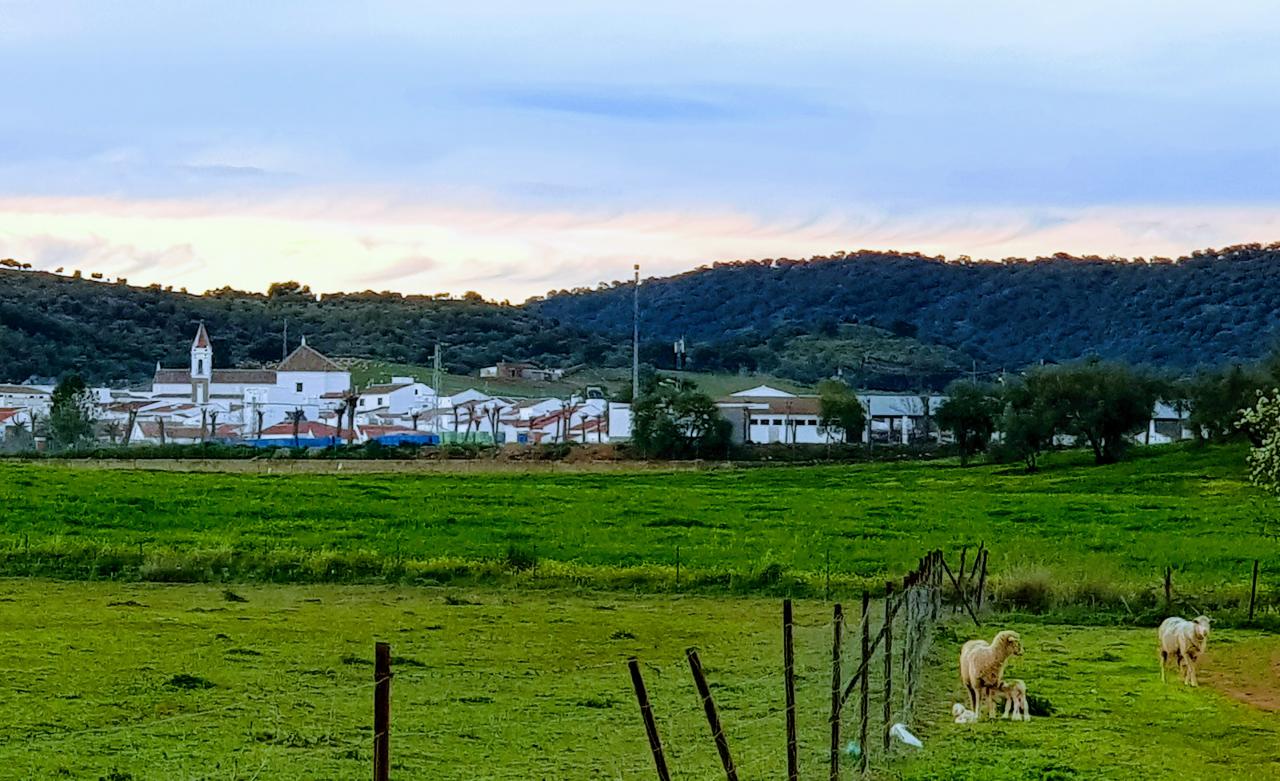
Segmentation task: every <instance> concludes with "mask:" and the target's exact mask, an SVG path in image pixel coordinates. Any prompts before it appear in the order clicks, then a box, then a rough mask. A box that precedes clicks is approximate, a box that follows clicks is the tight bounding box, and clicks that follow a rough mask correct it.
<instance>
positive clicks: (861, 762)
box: [858, 590, 871, 773]
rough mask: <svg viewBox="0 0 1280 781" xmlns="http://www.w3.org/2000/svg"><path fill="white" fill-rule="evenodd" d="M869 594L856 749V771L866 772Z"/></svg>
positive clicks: (864, 594) (864, 610) (864, 616)
mask: <svg viewBox="0 0 1280 781" xmlns="http://www.w3.org/2000/svg"><path fill="white" fill-rule="evenodd" d="M870 673H871V592H869V591H865V590H864V591H863V592H862V682H861V684H860V687H861V688H860V692H859V694H860V696H861V699H862V706H861V707H860V708H859V709H858V722H859V723H858V747H859V748H860V749H862V755H861V756H860V757H859V758H858V770H859V771H860V772H862V773H866V772H867V753H868V752H869V751H870V750H871V747H870V746H868V745H867V721H868V720H869V719H870V717H871V714H870V712H869V697H870V694H871V674H870Z"/></svg>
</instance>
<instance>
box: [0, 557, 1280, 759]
mask: <svg viewBox="0 0 1280 781" xmlns="http://www.w3.org/2000/svg"><path fill="white" fill-rule="evenodd" d="M227 592H228V589H226V588H225V587H223V586H220V585H209V584H197V585H167V584H145V583H68V582H54V581H45V580H39V579H10V580H4V581H0V616H2V617H3V622H4V630H5V643H4V644H3V645H2V646H0V667H2V668H3V669H4V671H5V673H6V674H5V675H4V676H3V677H2V678H0V700H3V702H4V703H5V716H6V718H5V719H4V723H3V724H0V767H3V768H5V771H4V773H5V774H6V775H7V776H8V777H21V778H88V779H103V778H106V779H112V781H141V780H142V779H165V780H166V781H195V780H196V779H225V780H238V781H247V780H248V779H257V780H258V781H269V780H272V779H279V780H281V781H284V780H285V779H287V780H288V781H301V780H305V779H337V778H362V777H366V776H367V775H368V769H369V766H370V763H371V756H370V748H371V738H370V734H371V730H370V715H371V710H372V709H371V699H372V688H371V681H372V667H371V664H370V659H371V658H372V646H373V641H374V640H375V639H379V640H387V641H389V642H391V643H392V646H393V654H394V656H395V658H396V662H395V667H394V670H395V674H396V675H395V681H394V691H393V696H392V705H393V719H392V730H393V731H392V758H393V768H394V772H393V777H397V778H424V779H425V778H431V779H460V780H461V779H467V780H470V779H528V778H566V779H568V778H572V779H587V778H599V779H649V778H652V777H653V775H652V774H653V771H652V764H651V760H650V757H649V754H648V747H647V743H646V741H645V736H644V729H643V727H642V724H641V721H640V719H639V712H638V709H637V707H636V704H635V701H634V699H633V696H632V693H631V689H630V683H629V679H628V676H627V672H626V667H625V660H626V658H627V657H628V656H631V655H636V656H638V657H639V658H640V659H641V660H642V661H643V662H644V668H643V669H644V675H645V679H646V684H647V686H648V689H649V692H650V697H651V700H652V703H653V707H654V712H655V716H656V718H657V720H658V726H659V730H660V733H661V735H662V737H663V741H664V743H665V745H666V747H667V751H668V756H669V757H670V760H671V765H672V770H673V773H674V774H675V777H676V778H681V779H714V778H716V777H717V776H720V777H723V776H722V775H721V774H720V773H719V771H718V765H717V760H716V755H715V749H714V747H713V744H712V742H711V740H710V738H709V735H708V732H707V727H706V723H705V721H704V720H703V716H702V712H701V708H700V704H699V701H698V698H697V695H696V692H695V690H694V688H693V684H692V682H691V679H690V676H689V673H688V668H687V665H686V663H685V661H684V649H685V648H686V647H688V646H696V647H698V648H699V652H700V655H701V657H702V660H703V663H704V666H705V668H706V672H707V676H708V679H709V681H710V683H711V686H712V691H713V694H714V697H715V698H716V702H717V705H718V706H719V708H720V710H721V716H722V719H723V723H724V725H725V730H726V734H727V736H728V740H729V743H730V747H731V749H732V751H733V754H734V756H735V759H736V761H737V763H738V765H739V767H740V768H741V777H742V778H743V779H744V781H753V780H755V779H765V778H779V777H782V776H783V774H784V770H785V767H784V763H785V753H784V750H783V747H784V745H785V742H784V735H785V732H784V721H783V718H784V717H783V689H782V681H781V675H780V669H781V637H780V634H781V633H780V631H779V628H778V623H779V603H778V600H776V599H767V598H755V597H734V598H726V597H719V598H708V597H696V596H660V597H653V596H636V595H625V594H618V593H594V594H591V593H571V592H560V591H547V590H543V591H535V592H528V591H513V590H509V589H494V588H480V589H445V588H411V587H399V586H394V587H392V586H334V585H303V586H274V585H266V586H236V587H234V589H230V593H227ZM829 617H830V613H829V607H828V606H827V605H825V604H822V603H819V602H814V601H801V602H798V603H797V610H796V620H797V623H798V627H797V630H796V652H797V671H798V672H797V676H798V697H797V702H798V725H799V734H800V759H801V769H802V772H803V777H804V778H820V777H825V769H826V746H827V740H828V731H827V730H828V728H827V722H826V719H827V713H828V707H829V699H828V692H829V686H830V672H829V670H830V667H829V656H828V654H829V653H830V629H829V627H828V625H827V624H826V622H827V621H829ZM876 620H877V622H878V618H877V619H876ZM1008 625H1010V626H1013V627H1015V628H1018V629H1020V630H1021V631H1022V634H1023V638H1024V641H1025V643H1026V648H1027V653H1026V655H1025V656H1024V657H1022V658H1020V659H1017V660H1015V661H1014V662H1013V663H1012V664H1011V666H1010V668H1009V675H1010V676H1011V677H1012V676H1016V677H1021V678H1024V679H1026V680H1027V681H1028V686H1029V689H1030V692H1031V693H1032V694H1033V695H1035V696H1038V697H1041V698H1044V699H1047V700H1048V701H1049V702H1050V703H1051V704H1052V705H1053V706H1054V707H1055V708H1056V713H1055V715H1054V716H1052V717H1048V718H1037V719H1035V720H1033V721H1032V722H1030V723H1027V724H1023V723H1017V724H1013V723H1005V722H994V723H981V724H978V725H969V726H960V725H956V724H953V723H951V722H950V716H949V708H950V704H951V702H952V701H954V700H956V699H958V698H959V696H960V692H959V685H958V682H957V681H956V677H955V672H954V661H953V659H954V656H955V652H956V648H957V647H958V645H959V643H960V642H961V640H962V639H965V638H967V637H969V636H971V634H970V633H972V632H973V631H974V630H973V629H972V627H971V625H969V624H967V623H966V622H960V621H953V622H952V623H951V624H950V625H948V626H945V627H943V628H942V630H941V632H940V633H939V637H938V639H937V641H936V642H935V646H934V652H933V659H932V664H931V665H930V667H929V668H928V673H927V677H926V679H925V681H924V686H923V689H922V693H921V696H920V698H919V700H918V705H917V707H916V712H915V717H914V718H913V719H912V729H913V730H914V731H915V732H916V734H918V735H919V736H920V737H921V739H922V740H923V741H924V743H925V751H924V752H923V753H921V754H919V755H916V754H915V753H914V752H913V751H912V750H908V749H906V748H904V747H898V748H896V749H895V750H894V753H893V756H892V757H891V758H890V761H887V762H886V761H885V757H884V756H883V755H881V754H880V753H879V751H878V750H876V751H874V752H873V754H872V757H873V768H874V769H875V770H876V772H875V774H874V777H876V778H885V779H890V778H892V779H913V780H914V779H920V780H922V781H923V780H924V779H969V778H973V779H979V778H980V779H1025V778H1052V779H1068V778H1071V779H1074V778H1080V779H1085V778H1104V777H1105V778H1109V779H1131V778H1132V779H1143V778H1156V777H1179V778H1209V777H1213V778H1219V779H1235V778H1241V779H1243V778H1254V779H1257V778H1280V769H1278V768H1280V762H1278V761H1277V760H1280V749H1278V748H1277V746H1280V715H1278V714H1277V713H1275V712H1268V711H1265V710H1261V709H1257V708H1254V707H1251V706H1250V705H1247V704H1244V703H1241V702H1239V701H1237V700H1236V699H1234V698H1233V696H1232V693H1233V692H1236V691H1237V689H1236V688H1233V686H1234V683H1233V682H1234V681H1235V678H1234V677H1233V676H1234V675H1235V673H1234V672H1232V671H1231V669H1230V665H1229V664H1228V663H1229V662H1231V661H1232V660H1233V659H1234V658H1235V657H1236V656H1237V653H1236V651H1237V649H1253V650H1252V651H1250V652H1249V653H1247V654H1243V656H1244V658H1245V659H1253V658H1255V657H1256V656H1257V655H1258V654H1260V653H1263V652H1264V651H1263V649H1269V650H1267V652H1269V653H1275V652H1277V646H1276V644H1275V642H1274V639H1267V638H1263V637H1261V636H1258V635H1256V634H1254V633H1251V632H1243V631H1237V632H1233V631H1231V630H1225V631H1223V632H1221V633H1219V635H1217V636H1215V638H1214V639H1213V641H1212V645H1211V654H1210V656H1209V657H1208V659H1207V660H1206V661H1205V664H1204V674H1203V676H1202V677H1203V681H1204V685H1203V686H1202V687H1201V688H1200V689H1199V690H1189V689H1184V688H1182V687H1180V686H1177V685H1174V684H1172V683H1170V684H1168V685H1162V684H1161V683H1160V682H1159V678H1158V675H1157V672H1156V666H1155V659H1154V656H1155V654H1154V644H1153V635H1152V631H1151V630H1150V629H1132V628H1115V627H1108V628H1091V629H1080V628H1077V627H1068V626H1059V625H1042V624H1035V623H1026V624H1022V623H1012V624H1008ZM990 631H993V630H984V634H989V633H990ZM849 643H850V644H849V645H848V646H847V653H852V652H853V649H854V644H853V642H852V639H850V641H849ZM876 672H878V669H877V668H876V667H873V673H876ZM1219 684H1222V688H1221V690H1220V689H1218V688H1215V686H1218V685H1219ZM1271 690H1272V691H1273V692H1274V691H1275V686H1274V682H1272V684H1271ZM879 691H880V681H879V679H878V677H876V676H874V675H873V680H872V700H871V702H872V715H873V719H872V733H871V734H872V735H873V736H876V735H877V730H878V729H879V714H880V698H879ZM851 708H852V706H851ZM848 714H849V715H848V717H847V718H846V720H845V725H846V726H845V730H846V735H847V736H854V735H855V732H856V728H855V725H856V721H855V719H854V718H853V713H852V710H850V711H848ZM873 745H878V743H873Z"/></svg>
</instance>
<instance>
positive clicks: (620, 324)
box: [0, 244, 1280, 390]
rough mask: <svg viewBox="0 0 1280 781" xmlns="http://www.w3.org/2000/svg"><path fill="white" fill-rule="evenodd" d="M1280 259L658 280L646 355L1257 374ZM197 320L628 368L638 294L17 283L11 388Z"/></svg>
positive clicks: (356, 347)
mask: <svg viewBox="0 0 1280 781" xmlns="http://www.w3.org/2000/svg"><path fill="white" fill-rule="evenodd" d="M1278 263H1280V244H1272V245H1268V246H1265V247H1264V246H1260V245H1246V246H1238V247H1230V248H1227V249H1223V250H1206V251H1202V252H1196V253H1193V254H1192V255H1190V256H1187V257H1184V258H1179V259H1177V260H1176V261H1175V260H1169V259H1163V258H1156V259H1152V260H1150V261H1147V260H1143V259H1135V260H1132V261H1128V260H1119V259H1103V258H1096V257H1091V258H1071V257H1067V256H1061V255H1059V256H1054V257H1051V258H1042V259H1038V260H1034V261H1028V260H1021V259H1008V260H1006V261H1003V262H986V261H970V260H960V261H952V262H944V261H943V260H942V259H939V258H928V257H923V256H919V255H908V254H898V253H876V252H859V253H856V254H852V255H849V254H837V255H835V256H832V257H820V258H814V259H811V260H808V261H794V260H760V261H742V262H733V263H717V264H715V265H713V266H710V267H704V268H701V269H698V270H696V271H691V272H688V273H685V274H680V275H678V276H674V277H667V278H657V279H651V280H647V281H646V282H645V284H644V286H643V288H642V290H641V294H640V295H641V318H642V333H643V335H644V342H643V344H642V348H641V355H642V360H643V361H644V362H645V363H648V364H652V365H653V366H655V367H658V368H660V369H671V368H673V363H672V361H673V354H672V349H671V342H672V341H673V340H675V339H678V338H679V337H681V336H684V337H686V343H687V345H688V368H689V369H691V370H693V371H696V372H700V373H707V374H718V375H739V374H742V373H750V374H758V375H773V376H776V377H783V378H787V379H790V380H793V381H795V382H799V383H802V384H806V385H808V384H812V383H814V382H816V381H817V380H819V379H821V378H823V377H827V376H830V375H832V374H835V373H837V372H840V373H843V374H844V375H845V376H846V377H850V378H852V380H853V381H854V382H855V383H856V384H859V385H862V386H864V387H874V388H879V389H884V390H897V389H902V390H907V389H922V388H939V387H941V386H943V385H945V384H946V383H947V382H948V381H949V380H951V379H954V378H956V377H958V376H961V375H963V374H966V373H968V372H969V371H970V370H972V369H974V368H978V369H980V370H982V371H995V370H999V369H1017V368H1020V367H1022V366H1026V365H1028V364H1032V363H1037V362H1039V361H1041V360H1053V361H1065V360H1071V359H1075V358H1079V357H1082V356H1086V355H1098V356H1101V357H1104V358H1114V359H1120V360H1125V361H1129V362H1132V363H1141V364H1153V365H1159V366H1165V367H1171V368H1184V369H1185V368H1192V367H1198V366H1221V365H1224V364H1229V363H1233V362H1247V361H1253V360H1257V359H1258V358H1261V357H1262V356H1264V355H1266V354H1267V353H1268V352H1269V351H1270V350H1271V349H1272V348H1273V346H1274V345H1275V342H1276V338H1277V326H1280V265H1278ZM201 320H204V321H205V322H206V323H207V324H208V326H209V331H210V333H211V335H212V336H213V339H214V342H215V349H216V351H217V352H216V361H217V364H218V365H219V366H233V365H254V364H263V363H267V362H270V361H272V360H276V359H278V358H279V356H280V353H281V341H282V339H281V332H282V330H283V328H284V327H285V324H286V322H287V323H288V328H289V334H290V337H291V344H296V340H297V338H298V337H299V336H300V335H302V334H305V335H306V336H307V337H308V339H309V340H310V341H311V343H312V344H314V345H315V346H317V347H318V348H319V349H321V350H322V351H324V352H325V353H327V354H329V355H331V356H334V357H342V356H345V357H351V358H364V359H369V360H371V361H374V362H376V363H385V364H402V365H411V366H426V365H428V364H429V363H430V360H431V352H432V348H433V346H434V345H435V344H436V342H441V343H443V344H445V345H446V347H447V349H446V352H445V354H444V363H445V368H446V369H447V370H448V371H450V372H452V373H454V374H458V375H470V376H474V375H475V372H476V370H477V369H479V368H480V367H482V366H486V365H490V364H492V363H494V362H496V361H498V360H503V359H507V360H532V361H537V362H542V363H546V364H548V365H552V366H561V367H570V366H588V367H591V368H595V369H608V368H626V367H629V366H630V329H631V288H630V285H628V284H625V283H614V284H613V285H612V286H609V285H602V286H601V287H600V288H598V289H591V290H585V289H584V290H577V291H572V292H570V291H561V292H560V293H558V294H556V295H553V296H550V297H548V298H545V299H538V300H532V301H529V302H527V303H526V304H524V305H523V306H510V305H506V304H495V303H490V302H486V301H483V300H479V298H478V297H473V296H470V295H469V296H468V297H466V298H464V299H462V300H458V299H443V298H437V297H432V296H402V295H400V294H396V293H374V292H372V291H366V292H362V293H349V294H336V295H325V296H321V297H319V299H318V300H317V297H315V296H312V295H310V291H308V290H306V289H305V287H302V286H300V285H298V284H297V283H284V284H281V285H274V286H273V287H272V290H271V292H270V293H269V294H267V295H263V294H254V293H244V292H240V291H234V290H230V289H224V290H218V291H211V292H209V293H206V294H204V295H200V296H196V295H189V294H187V293H185V292H174V291H172V290H169V289H161V288H159V287H157V286H152V287H148V288H139V287H130V286H128V285H124V284H108V283H102V282H96V281H91V280H88V279H78V278H68V277H62V276H56V275H53V274H47V273H43V272H36V271H21V270H13V269H10V268H6V269H0V382H20V381H23V380H25V379H27V378H29V377H32V376H37V377H44V378H51V377H58V376H60V375H62V374H64V373H66V372H68V371H72V370H75V371H79V372H81V373H82V374H84V375H85V377H86V378H87V379H88V380H89V381H91V382H95V383H107V382H119V381H129V382H141V381H145V380H146V379H147V378H148V377H150V375H151V372H152V370H153V369H154V367H155V364H156V362H157V361H161V362H164V363H165V364H169V365H182V364H183V363H184V362H185V361H186V357H187V347H188V344H189V340H190V338H191V334H192V333H193V332H194V330H195V325H196V323H197V322H199V321H201ZM975 364H976V366H975ZM574 382H575V383H577V380H574ZM604 384H609V383H607V382H606V383H604ZM624 384H625V383H624ZM579 385H580V383H579ZM575 387H577V385H575Z"/></svg>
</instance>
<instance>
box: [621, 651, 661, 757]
mask: <svg viewBox="0 0 1280 781" xmlns="http://www.w3.org/2000/svg"><path fill="white" fill-rule="evenodd" d="M627 668H628V669H630V670H631V686H632V687H633V688H634V689H635V690H636V700H637V701H639V703H640V717H641V718H642V719H644V731H645V734H647V735H648V736H649V750H650V751H652V752H653V764H654V766H655V767H657V769H658V778H659V779H660V781H671V773H670V771H668V770H667V758H666V756H664V755H663V753H662V740H661V738H659V737H658V725H657V723H656V722H654V720H653V708H652V707H651V706H650V705H649V693H648V691H646V690H645V688H644V678H642V677H641V676H640V660H639V659H637V658H635V657H634V656H633V657H631V658H630V659H628V660H627Z"/></svg>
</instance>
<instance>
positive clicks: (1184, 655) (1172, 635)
mask: <svg viewBox="0 0 1280 781" xmlns="http://www.w3.org/2000/svg"><path fill="white" fill-rule="evenodd" d="M1209 623H1210V621H1209V617H1208V616H1199V617H1197V618H1196V620H1194V621H1188V620H1186V619H1185V618H1180V617H1178V616H1170V617H1169V618H1166V619H1165V620H1164V622H1163V623H1161V624H1160V629H1159V630H1157V634H1158V636H1159V639H1160V642H1159V646H1158V647H1159V650H1160V681H1161V682H1162V683H1163V682H1164V681H1165V680H1167V679H1166V677H1165V671H1166V669H1167V668H1168V666H1169V657H1170V656H1172V657H1173V660H1174V662H1175V663H1176V664H1177V665H1178V669H1180V670H1181V671H1182V682H1183V683H1185V684H1186V685H1187V686H1199V685H1200V681H1199V680H1198V678H1197V677H1196V664H1197V662H1198V661H1199V658H1200V655H1201V654H1203V653H1204V649H1205V647H1206V646H1207V645H1208V643H1209Z"/></svg>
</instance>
